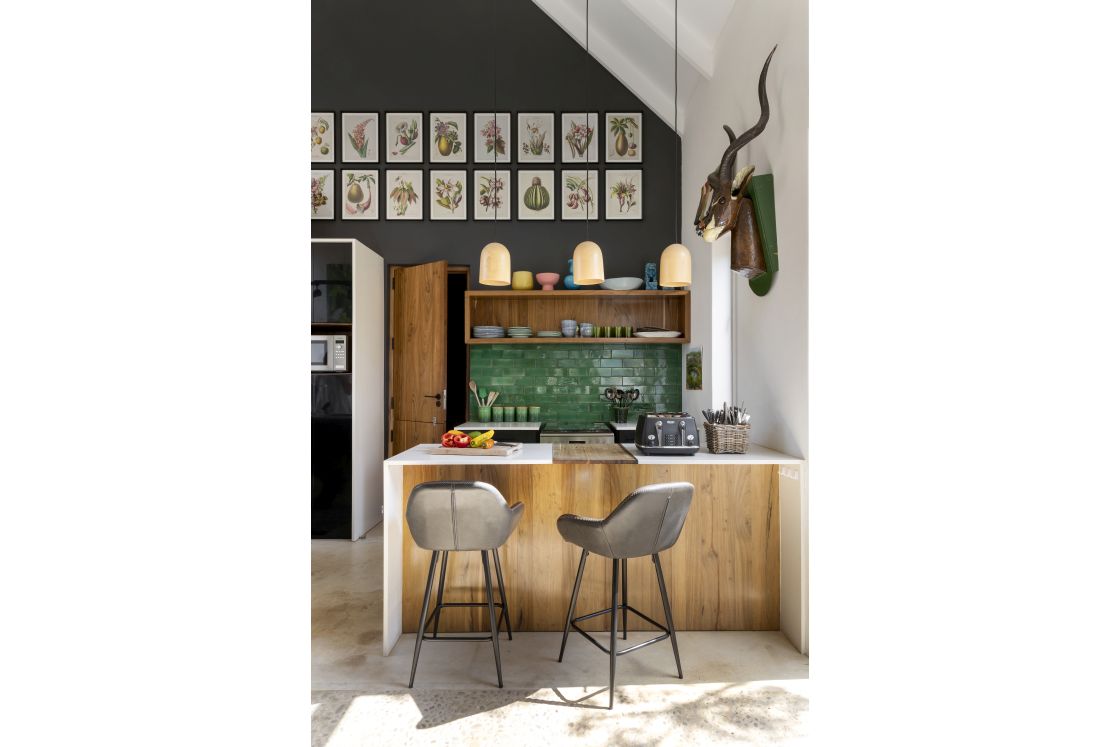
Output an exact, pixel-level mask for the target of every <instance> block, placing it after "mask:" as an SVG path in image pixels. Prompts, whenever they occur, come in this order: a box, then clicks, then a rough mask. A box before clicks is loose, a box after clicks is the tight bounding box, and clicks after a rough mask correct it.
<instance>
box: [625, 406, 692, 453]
mask: <svg viewBox="0 0 1120 747" xmlns="http://www.w3.org/2000/svg"><path fill="white" fill-rule="evenodd" d="M634 444H635V445H636V446H637V447H638V451H640V452H642V453H643V454H650V455H657V456H692V455H693V454H695V453H696V452H698V451H700V434H699V433H698V432H697V430H696V418H694V417H692V416H691V415H689V414H688V413H687V412H643V413H641V414H640V415H638V424H637V426H636V427H635V428H634Z"/></svg>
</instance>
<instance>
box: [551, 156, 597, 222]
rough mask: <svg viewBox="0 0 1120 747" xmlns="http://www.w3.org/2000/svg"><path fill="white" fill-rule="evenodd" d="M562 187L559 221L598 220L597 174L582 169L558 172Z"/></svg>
mask: <svg viewBox="0 0 1120 747" xmlns="http://www.w3.org/2000/svg"><path fill="white" fill-rule="evenodd" d="M560 182H561V184H563V185H564V191H563V194H562V195H561V197H562V198H563V200H564V203H563V204H562V205H561V207H560V220H599V197H598V195H599V172H598V171H594V170H592V171H590V172H589V171H586V170H583V169H574V170H564V171H562V172H560Z"/></svg>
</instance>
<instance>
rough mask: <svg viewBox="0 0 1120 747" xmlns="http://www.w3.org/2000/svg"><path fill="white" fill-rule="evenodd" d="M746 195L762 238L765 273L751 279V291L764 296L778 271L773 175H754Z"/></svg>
mask: <svg viewBox="0 0 1120 747" xmlns="http://www.w3.org/2000/svg"><path fill="white" fill-rule="evenodd" d="M747 194H748V195H749V196H750V198H751V202H752V203H754V218H755V222H756V223H757V225H758V233H759V235H760V236H761V237H762V253H763V254H764V255H765V257H766V272H764V273H762V274H761V275H759V276H758V277H754V278H751V280H750V285H751V290H752V291H754V294H755V295H756V296H765V295H766V294H767V293H769V292H770V287H771V286H772V285H773V284H774V274H775V273H776V272H777V271H778V221H777V217H776V215H775V213H774V175H773V174H755V175H754V176H752V177H751V180H750V182H749V183H748V184H747Z"/></svg>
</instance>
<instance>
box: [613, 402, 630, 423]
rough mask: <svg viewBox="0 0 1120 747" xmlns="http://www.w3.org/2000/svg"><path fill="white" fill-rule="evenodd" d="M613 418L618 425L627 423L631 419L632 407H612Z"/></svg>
mask: <svg viewBox="0 0 1120 747" xmlns="http://www.w3.org/2000/svg"><path fill="white" fill-rule="evenodd" d="M611 412H612V413H613V415H612V417H613V418H614V422H616V423H627V422H629V418H630V405H626V406H625V407H620V406H618V405H612V406H611Z"/></svg>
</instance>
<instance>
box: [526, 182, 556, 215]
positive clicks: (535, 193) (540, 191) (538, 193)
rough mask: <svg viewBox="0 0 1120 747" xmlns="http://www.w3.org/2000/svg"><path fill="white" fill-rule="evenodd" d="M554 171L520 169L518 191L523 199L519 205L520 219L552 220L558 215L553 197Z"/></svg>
mask: <svg viewBox="0 0 1120 747" xmlns="http://www.w3.org/2000/svg"><path fill="white" fill-rule="evenodd" d="M555 175H556V174H555V172H552V171H518V172H517V191H518V194H520V195H521V200H520V202H519V204H518V205H517V217H518V219H519V220H552V219H553V218H554V217H555V216H556V200H554V199H553V196H552V195H553V192H552V183H553V179H554V177H555Z"/></svg>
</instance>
